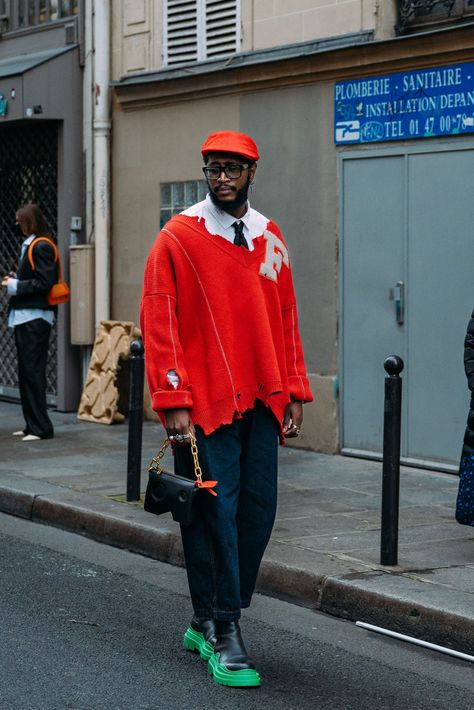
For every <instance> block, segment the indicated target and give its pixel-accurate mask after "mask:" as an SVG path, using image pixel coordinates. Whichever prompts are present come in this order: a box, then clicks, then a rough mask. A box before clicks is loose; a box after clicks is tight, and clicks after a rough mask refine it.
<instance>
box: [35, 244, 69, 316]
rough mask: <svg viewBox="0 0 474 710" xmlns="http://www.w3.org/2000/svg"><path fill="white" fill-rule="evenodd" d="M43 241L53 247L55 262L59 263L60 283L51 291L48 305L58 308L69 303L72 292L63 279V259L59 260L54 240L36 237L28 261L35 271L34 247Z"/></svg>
mask: <svg viewBox="0 0 474 710" xmlns="http://www.w3.org/2000/svg"><path fill="white" fill-rule="evenodd" d="M41 241H42V242H48V244H50V245H51V246H52V247H53V250H54V261H55V262H56V261H57V262H58V282H57V283H55V284H54V286H53V287H52V289H51V291H50V292H49V293H48V303H49V305H50V306H58V305H59V304H60V303H67V302H68V301H69V297H70V295H71V292H70V289H69V286H68V285H67V283H66V282H65V281H63V279H62V273H61V259H60V258H59V251H58V248H57V246H56V244H55V243H54V242H53V241H52V239H48V237H36V239H33V241H32V242H31V244H30V246H29V247H28V261H29V262H30V266H31V268H32V269H33V271H34V270H35V262H34V261H33V247H34V245H35V244H37V242H41Z"/></svg>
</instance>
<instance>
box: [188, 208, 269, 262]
mask: <svg viewBox="0 0 474 710" xmlns="http://www.w3.org/2000/svg"><path fill="white" fill-rule="evenodd" d="M181 214H184V215H186V216H187V217H197V218H198V219H203V220H204V222H205V225H206V229H207V231H208V232H209V233H210V234H217V235H218V236H220V237H223V238H224V239H227V241H229V242H232V243H233V242H234V237H235V230H234V228H233V226H232V225H233V224H234V222H243V225H244V230H243V234H244V237H245V238H246V240H247V244H248V245H249V251H253V248H254V246H253V240H254V239H255V238H256V237H261V236H262V234H263V233H264V231H265V230H266V228H267V224H268V221H269V220H268V219H267V218H266V217H264V216H263V214H260V212H257V210H254V209H252V207H250V203H249V202H247V211H246V213H245V214H244V216H243V217H240V219H236V218H235V217H233V216H232V215H231V214H229V213H228V212H224V210H221V209H219V208H218V207H216V206H215V204H214V203H213V201H212V200H211V198H210V196H209V195H207V196H206V199H205V200H203V201H202V202H197V203H196V204H195V205H193V206H192V207H189V208H188V209H187V210H184V212H182V213H181Z"/></svg>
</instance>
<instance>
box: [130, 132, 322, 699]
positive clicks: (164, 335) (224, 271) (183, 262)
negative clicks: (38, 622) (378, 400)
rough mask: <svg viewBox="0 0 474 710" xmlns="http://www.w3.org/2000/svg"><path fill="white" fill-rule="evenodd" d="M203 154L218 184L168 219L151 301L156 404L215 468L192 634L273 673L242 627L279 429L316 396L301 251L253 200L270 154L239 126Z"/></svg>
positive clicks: (220, 673)
mask: <svg viewBox="0 0 474 710" xmlns="http://www.w3.org/2000/svg"><path fill="white" fill-rule="evenodd" d="M201 153H202V156H203V159H204V163H205V165H204V167H203V171H204V175H205V177H206V180H207V183H208V188H209V194H208V196H207V197H206V199H205V200H204V201H203V202H200V203H198V204H196V205H194V206H192V207H190V208H189V209H187V210H185V211H184V212H183V213H181V214H179V215H176V216H175V217H173V218H172V219H171V220H170V221H169V222H168V223H167V224H166V225H165V227H164V228H163V229H162V230H161V232H160V234H159V235H158V237H157V239H156V242H155V244H154V246H153V248H152V250H151V253H150V255H149V257H148V261H147V265H146V271H145V279H144V289H143V297H142V304H141V324H142V332H143V338H144V342H145V352H146V357H145V361H146V367H147V377H148V383H149V387H150V391H151V394H152V400H153V408H154V409H155V411H157V412H158V413H159V414H160V416H161V419H162V421H163V423H164V425H165V427H166V430H167V433H168V437H169V439H170V440H171V441H172V442H173V448H174V454H175V470H176V472H177V473H178V474H181V475H188V476H189V470H190V469H191V470H192V468H191V465H192V464H191V454H190V447H189V443H190V441H191V439H192V438H193V437H194V436H195V437H196V440H197V445H198V450H199V460H200V464H201V467H202V469H203V472H204V478H205V479H207V480H217V481H218V484H217V487H216V489H215V490H216V492H217V494H218V495H217V497H213V496H210V495H207V494H204V493H203V494H202V495H201V498H202V502H203V506H202V509H201V513H200V515H199V516H198V518H197V519H196V520H195V521H194V522H193V523H191V525H189V526H184V525H182V526H181V534H182V540H183V548H184V554H185V560H186V569H187V575H188V582H189V588H190V593H191V599H192V604H193V609H194V616H193V618H192V621H191V625H190V627H189V628H188V629H187V631H186V633H185V636H184V645H185V647H186V648H188V649H190V650H196V651H199V652H200V653H201V656H202V657H203V658H209V657H210V661H209V669H210V671H211V672H212V674H213V676H214V679H215V680H216V682H218V683H221V684H223V685H230V686H257V685H260V682H261V679H260V675H259V674H258V672H257V671H256V669H255V665H254V663H253V661H252V660H251V659H250V658H249V656H248V654H247V651H246V648H245V646H244V642H243V640H242V636H241V631H240V628H239V619H240V616H241V609H242V608H246V607H248V606H249V605H250V601H251V598H252V594H253V592H254V589H255V584H256V579H257V573H258V569H259V566H260V562H261V559H262V556H263V553H264V550H265V548H266V545H267V543H268V540H269V538H270V534H271V531H272V527H273V523H274V519H275V513H276V502H277V449H278V439H279V438H280V440H281V442H282V443H283V439H284V438H285V437H287V438H290V437H296V436H298V434H299V432H300V427H301V424H302V420H303V406H302V405H303V402H309V401H311V400H312V395H311V392H310V389H309V384H308V379H307V376H306V372H305V365H304V361H303V352H302V347H301V342H300V336H299V332H298V319H297V312H296V300H295V295H294V290H293V282H292V275H291V269H290V261H289V255H288V250H287V247H286V244H285V242H284V240H283V237H282V235H281V233H280V230H279V228H278V226H277V225H276V224H275V222H273V221H271V220H269V219H268V218H267V217H264V216H263V215H262V214H260V213H258V212H257V211H256V210H254V209H252V208H251V207H250V205H249V202H248V191H249V187H250V185H251V184H252V183H253V181H254V178H255V173H256V167H257V161H258V159H259V153H258V149H257V146H256V144H255V142H254V141H253V140H252V139H251V138H250V137H249V136H247V135H245V134H242V133H236V132H234V131H219V132H217V133H214V134H211V135H210V136H209V137H208V138H207V140H206V141H205V143H204V145H203V146H202V149H201Z"/></svg>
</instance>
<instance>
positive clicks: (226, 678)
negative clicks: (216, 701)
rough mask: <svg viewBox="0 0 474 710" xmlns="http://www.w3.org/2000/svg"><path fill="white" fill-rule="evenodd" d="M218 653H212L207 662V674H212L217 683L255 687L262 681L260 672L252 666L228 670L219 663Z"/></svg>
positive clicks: (239, 686)
mask: <svg viewBox="0 0 474 710" xmlns="http://www.w3.org/2000/svg"><path fill="white" fill-rule="evenodd" d="M219 656H220V654H219V653H214V654H213V655H212V656H211V658H210V659H209V662H208V664H207V670H208V671H209V675H212V676H213V678H214V680H215V682H216V683H219V685H228V686H231V687H233V688H257V687H258V686H259V685H261V683H262V679H261V678H260V674H259V673H257V671H256V670H254V669H253V668H245V669H244V670H241V671H229V670H228V669H227V668H226V667H225V666H224V665H223V664H222V663H219Z"/></svg>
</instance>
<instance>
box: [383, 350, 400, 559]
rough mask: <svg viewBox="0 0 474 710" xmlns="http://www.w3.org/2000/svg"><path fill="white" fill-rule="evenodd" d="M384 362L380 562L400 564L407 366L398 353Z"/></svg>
mask: <svg viewBox="0 0 474 710" xmlns="http://www.w3.org/2000/svg"><path fill="white" fill-rule="evenodd" d="M383 366H384V368H385V371H386V372H387V373H388V375H389V376H388V377H386V378H385V407H384V427H383V474H382V531H381V539H380V564H381V565H396V564H397V563H398V505H399V494H400V434H401V419H402V380H401V378H400V377H399V375H400V373H401V371H402V370H403V360H402V359H401V357H398V355H392V356H391V357H388V358H387V359H386V360H385V362H384V364H383Z"/></svg>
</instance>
